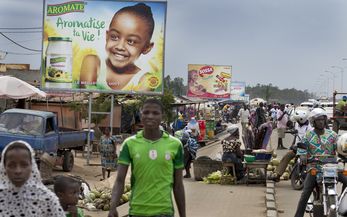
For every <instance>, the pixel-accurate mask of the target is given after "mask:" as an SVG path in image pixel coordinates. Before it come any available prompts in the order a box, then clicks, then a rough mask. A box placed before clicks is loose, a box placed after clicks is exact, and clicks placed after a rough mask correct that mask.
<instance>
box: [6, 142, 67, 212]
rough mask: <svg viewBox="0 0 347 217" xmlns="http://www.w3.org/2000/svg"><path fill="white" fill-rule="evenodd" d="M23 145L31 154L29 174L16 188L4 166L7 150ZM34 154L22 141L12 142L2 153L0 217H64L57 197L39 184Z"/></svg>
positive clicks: (38, 173)
mask: <svg viewBox="0 0 347 217" xmlns="http://www.w3.org/2000/svg"><path fill="white" fill-rule="evenodd" d="M15 143H21V144H23V145H25V146H26V147H27V148H28V149H29V151H30V153H31V165H32V166H31V169H32V170H31V174H30V177H29V179H28V180H27V181H26V182H25V183H24V185H22V186H21V187H16V186H15V185H14V184H13V183H12V182H11V181H10V180H9V178H8V176H7V174H6V170H5V165H4V158H5V153H6V151H7V149H8V148H9V147H10V146H11V145H13V144H15ZM34 156H35V153H34V151H33V149H32V148H31V146H30V145H29V144H28V143H27V142H24V141H20V140H18V141H14V142H11V143H10V144H8V145H7V146H6V148H5V149H4V150H3V152H2V156H1V164H0V216H1V217H2V216H4V217H5V216H15V217H17V216H18V217H20V216H25V217H28V216H29V217H31V216H32V217H34V216H35V217H48V216H52V217H65V212H64V210H63V209H62V207H61V206H60V203H59V199H58V197H57V196H56V195H55V194H54V193H53V192H52V191H51V190H49V189H48V188H47V187H46V186H45V185H43V184H42V182H41V176H40V172H39V170H38V168H37V164H36V162H35V158H34Z"/></svg>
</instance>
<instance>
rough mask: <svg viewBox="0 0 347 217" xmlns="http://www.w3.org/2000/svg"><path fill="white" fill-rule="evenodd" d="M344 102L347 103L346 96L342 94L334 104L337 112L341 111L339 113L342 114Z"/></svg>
mask: <svg viewBox="0 0 347 217" xmlns="http://www.w3.org/2000/svg"><path fill="white" fill-rule="evenodd" d="M346 104H347V96H343V97H342V100H340V101H339V102H338V103H337V105H336V110H337V112H340V113H341V114H340V115H344V112H345V107H346Z"/></svg>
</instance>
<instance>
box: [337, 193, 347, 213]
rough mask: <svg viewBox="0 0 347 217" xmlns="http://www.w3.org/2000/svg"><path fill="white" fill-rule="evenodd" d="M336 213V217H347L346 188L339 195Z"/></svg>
mask: <svg viewBox="0 0 347 217" xmlns="http://www.w3.org/2000/svg"><path fill="white" fill-rule="evenodd" d="M337 213H338V216H340V217H346V216H347V188H346V189H345V190H344V191H343V193H342V194H341V197H340V200H339V207H338V209H337Z"/></svg>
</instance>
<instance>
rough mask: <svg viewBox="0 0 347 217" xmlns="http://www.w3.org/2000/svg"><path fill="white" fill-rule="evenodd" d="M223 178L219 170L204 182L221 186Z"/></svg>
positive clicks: (204, 179)
mask: <svg viewBox="0 0 347 217" xmlns="http://www.w3.org/2000/svg"><path fill="white" fill-rule="evenodd" d="M221 178H222V172H221V171H220V170H217V171H215V172H213V173H210V174H209V175H208V176H207V177H204V178H203V179H202V181H203V182H204V183H206V184H220V180H221Z"/></svg>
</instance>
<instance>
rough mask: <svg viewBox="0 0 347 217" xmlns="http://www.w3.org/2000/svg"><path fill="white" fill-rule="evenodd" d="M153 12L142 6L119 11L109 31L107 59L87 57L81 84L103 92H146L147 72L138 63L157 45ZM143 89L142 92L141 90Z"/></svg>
mask: <svg viewBox="0 0 347 217" xmlns="http://www.w3.org/2000/svg"><path fill="white" fill-rule="evenodd" d="M153 31H154V19H153V14H152V10H151V8H150V7H149V6H147V5H146V4H144V3H138V4H136V5H133V6H128V7H124V8H122V9H120V10H119V11H117V12H116V13H115V14H114V16H113V18H112V20H111V23H110V25H109V30H108V31H106V45H105V49H106V55H107V57H106V59H100V58H99V57H98V56H95V55H87V56H86V57H85V58H84V59H83V62H82V66H81V72H80V80H81V84H82V87H83V85H96V86H97V87H98V88H99V89H113V90H126V89H129V88H130V87H131V86H137V85H141V86H142V87H143V88H144V89H143V90H145V89H146V82H145V75H146V74H147V72H146V71H144V70H143V69H141V68H139V67H138V66H137V65H136V64H135V61H136V60H137V59H138V58H139V57H140V55H141V54H144V55H145V54H148V53H149V52H150V51H151V50H152V48H153V46H154V43H153V42H151V38H152V34H153ZM140 89H141V88H140Z"/></svg>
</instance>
